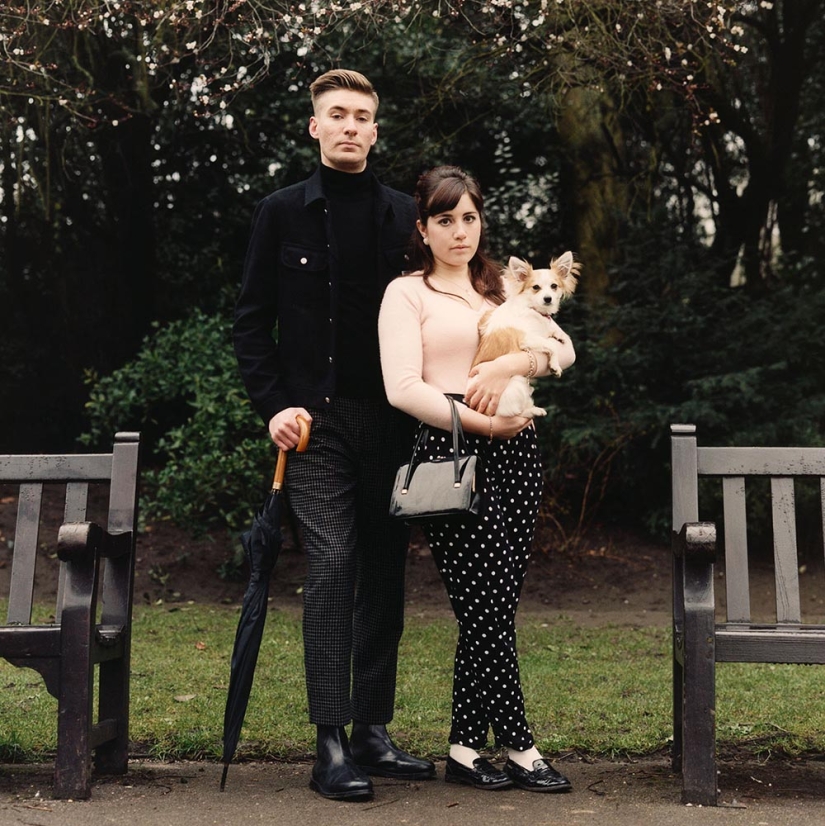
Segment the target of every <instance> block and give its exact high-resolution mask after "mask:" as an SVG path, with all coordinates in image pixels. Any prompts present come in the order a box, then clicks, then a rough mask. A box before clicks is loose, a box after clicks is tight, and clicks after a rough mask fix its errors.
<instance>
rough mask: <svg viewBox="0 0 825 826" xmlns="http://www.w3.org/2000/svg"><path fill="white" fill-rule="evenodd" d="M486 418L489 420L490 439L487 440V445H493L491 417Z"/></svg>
mask: <svg viewBox="0 0 825 826" xmlns="http://www.w3.org/2000/svg"><path fill="white" fill-rule="evenodd" d="M487 418H488V419H489V420H490V438H489V439H488V440H487V444H492V443H493V417H492V416H488V417H487Z"/></svg>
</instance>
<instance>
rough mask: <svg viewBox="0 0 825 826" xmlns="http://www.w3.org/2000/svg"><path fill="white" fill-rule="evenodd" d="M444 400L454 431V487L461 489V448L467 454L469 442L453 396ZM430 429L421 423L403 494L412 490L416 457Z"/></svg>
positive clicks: (402, 490)
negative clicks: (447, 403) (447, 404)
mask: <svg viewBox="0 0 825 826" xmlns="http://www.w3.org/2000/svg"><path fill="white" fill-rule="evenodd" d="M444 398H446V399H447V401H448V402H449V403H450V416H451V418H452V431H453V468H454V475H453V487H456V488H458V487H461V463H460V461H459V460H460V458H461V456H462V455H463V454H461V453H459V447H460V448H462V449H463V450H464V452H465V453H466V452H467V440H466V438H465V436H464V428H463V427H462V426H461V418H460V417H459V415H458V408H457V407H456V404H455V399H453V398H452V396H450V395H448V394H447V393H445V394H444ZM429 432H430V429H429V427H427V425H425V424H424V423H423V422H422V423H421V427H420V428H419V429H418V437H417V438H416V440H415V445H414V446H413V452H412V457H411V458H410V463H409V465H408V466H407V475H406V477H405V479H404V487H403V488H401V493H406V492H407V491H408V490H409V489H410V482H411V481H412V476H413V473H414V472H415V468H416V462H415V455H416V453H418V447H419V445H420V444H421V443H422V442H423V441H424V439H425V438H426V437H427V436H428V435H429Z"/></svg>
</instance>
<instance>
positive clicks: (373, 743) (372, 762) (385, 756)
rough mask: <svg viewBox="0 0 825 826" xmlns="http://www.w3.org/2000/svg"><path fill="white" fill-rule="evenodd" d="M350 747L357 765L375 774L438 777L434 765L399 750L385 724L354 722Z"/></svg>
mask: <svg viewBox="0 0 825 826" xmlns="http://www.w3.org/2000/svg"><path fill="white" fill-rule="evenodd" d="M350 749H351V750H352V757H353V759H354V760H355V762H356V763H357V764H358V768H359V769H361V770H362V771H364V772H366V773H367V774H371V775H374V776H376V777H391V778H394V779H395V780H432V778H434V777H435V764H434V763H432V762H430V761H429V760H424V759H422V758H420V757H413V756H412V755H411V754H407V752H405V751H402V750H401V749H399V748H398V746H396V745H395V743H393V742H392V740H391V739H390V736H389V734H387V729H386V726H379V725H366V724H364V723H355V724H353V727H352V737H351V738H350Z"/></svg>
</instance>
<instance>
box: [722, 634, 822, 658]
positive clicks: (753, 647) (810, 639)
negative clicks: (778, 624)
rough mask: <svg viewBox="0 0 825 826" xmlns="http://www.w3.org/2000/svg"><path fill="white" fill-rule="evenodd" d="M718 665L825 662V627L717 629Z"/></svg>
mask: <svg viewBox="0 0 825 826" xmlns="http://www.w3.org/2000/svg"><path fill="white" fill-rule="evenodd" d="M716 660H717V662H749V663H809V664H814V663H825V628H823V627H822V626H817V627H813V626H805V627H803V628H801V629H799V630H796V629H795V630H793V631H782V630H780V629H775V628H769V629H767V630H764V631H759V630H755V629H753V628H743V629H731V628H724V627H722V628H719V627H717V630H716Z"/></svg>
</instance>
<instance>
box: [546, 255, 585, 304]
mask: <svg viewBox="0 0 825 826" xmlns="http://www.w3.org/2000/svg"><path fill="white" fill-rule="evenodd" d="M550 267H551V269H554V270H556V272H557V273H558V274H559V276H560V277H561V280H562V284H563V285H564V292H565V293H566V294H567V295H572V294H573V293H574V292H576V287H577V286H578V283H579V282H578V278H579V274H580V273H581V264H580V263H579V262H578V261H576V260H575V259H574V258H573V253H572V252H570V250H567V252H563V253H562V254H561V255H560V256H559V257H558V258H554V259H553V260H552V261H551V262H550Z"/></svg>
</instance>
